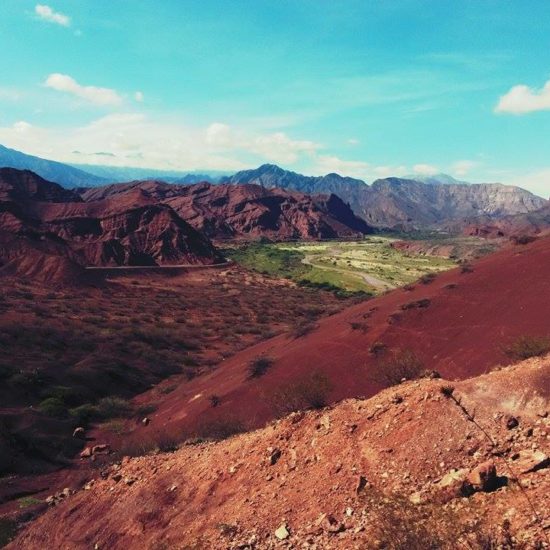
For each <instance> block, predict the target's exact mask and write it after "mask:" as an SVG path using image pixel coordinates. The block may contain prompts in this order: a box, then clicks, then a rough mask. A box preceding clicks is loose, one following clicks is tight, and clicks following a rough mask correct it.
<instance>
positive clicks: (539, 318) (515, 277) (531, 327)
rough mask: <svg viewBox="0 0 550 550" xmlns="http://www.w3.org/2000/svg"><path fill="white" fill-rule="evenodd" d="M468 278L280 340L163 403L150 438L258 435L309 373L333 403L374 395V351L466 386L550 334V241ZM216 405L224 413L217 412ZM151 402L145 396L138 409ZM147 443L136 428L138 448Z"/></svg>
mask: <svg viewBox="0 0 550 550" xmlns="http://www.w3.org/2000/svg"><path fill="white" fill-rule="evenodd" d="M462 271H466V272H465V273H463V272H462ZM470 271H471V270H470V269H466V270H461V269H455V270H453V271H449V272H446V273H443V274H440V275H438V276H437V277H436V278H435V280H434V281H433V282H431V283H429V284H422V283H419V284H417V285H416V286H415V287H414V288H413V289H412V290H410V289H409V290H406V289H400V290H396V291H393V292H391V293H389V294H387V295H385V296H381V297H379V298H377V299H374V300H370V301H367V302H363V303H361V304H359V305H356V306H353V307H351V308H349V309H346V310H345V311H343V312H341V313H339V314H336V315H334V316H332V317H329V318H326V319H324V320H322V321H321V322H320V323H319V324H318V326H317V328H315V329H313V330H312V331H311V332H309V333H308V334H306V335H305V336H301V337H292V336H289V335H280V336H277V337H275V338H273V339H270V340H267V341H265V342H262V343H260V344H258V345H256V346H254V347H251V348H248V349H246V350H244V351H243V352H240V353H238V354H237V355H235V356H233V357H232V358H230V359H227V360H226V361H224V362H223V363H221V364H220V365H219V366H218V368H217V369H216V370H215V371H214V372H212V373H211V374H208V375H205V376H202V377H198V378H197V379H195V380H192V381H191V382H189V383H185V384H182V385H181V386H180V387H179V388H178V389H176V390H175V391H174V392H172V393H171V394H169V395H167V396H165V398H164V399H163V401H162V402H161V403H160V407H159V409H158V411H157V412H156V413H154V415H153V422H152V423H151V428H148V429H152V430H155V433H156V432H157V431H158V430H167V431H168V432H176V433H178V434H180V435H181V434H182V431H183V433H185V432H189V433H191V434H192V433H193V430H194V429H195V428H196V427H197V425H199V424H203V423H205V422H209V421H211V420H216V419H227V418H235V419H238V420H239V421H241V422H243V423H244V424H245V425H249V426H257V425H261V424H262V423H263V422H264V421H265V420H266V419H269V418H272V417H273V415H274V408H273V404H272V398H273V394H274V392H276V390H277V389H278V388H279V387H280V386H281V385H282V384H288V383H296V382H297V381H299V380H300V379H303V377H304V376H306V375H308V373H311V372H312V371H320V372H322V373H325V374H326V376H327V377H328V378H329V379H330V381H331V384H332V386H333V390H332V392H331V394H330V398H331V399H332V400H339V399H342V398H346V397H352V396H370V395H373V394H374V393H376V392H377V391H379V390H380V389H381V384H380V382H377V381H376V378H377V372H378V370H379V362H380V359H379V358H378V359H377V357H376V355H375V354H373V353H372V352H371V351H370V350H371V347H372V346H373V344H375V343H383V344H384V345H385V346H387V347H388V348H389V349H390V350H392V349H393V350H395V349H402V350H412V351H413V352H414V353H416V354H417V355H418V356H419V357H420V358H421V359H422V361H423V362H424V365H425V367H426V368H427V369H435V370H437V371H439V372H440V373H441V374H442V375H443V376H445V377H447V378H449V379H461V378H466V377H468V376H473V375H476V374H480V373H483V372H485V371H487V370H488V369H490V368H491V367H494V366H495V365H497V364H499V363H502V362H505V361H506V357H505V355H504V353H503V351H502V346H503V345H506V344H507V343H509V342H510V340H511V339H512V338H514V337H517V336H519V335H548V334H549V333H550V326H549V323H548V319H549V318H550V239H540V240H539V241H536V242H534V243H531V244H529V245H526V246H510V247H508V248H507V249H505V250H502V251H500V252H497V253H495V254H494V255H492V256H489V257H486V258H484V259H482V260H480V261H478V262H477V263H475V264H474V265H473V271H471V272H470ZM419 300H428V302H424V305H427V307H417V308H414V307H412V308H411V306H407V304H411V303H415V302H418V301H419ZM403 306H405V308H406V309H402V307H403ZM264 355H265V356H269V357H271V358H273V360H274V364H273V366H271V368H269V369H268V371H267V373H266V374H264V375H263V376H261V377H259V378H254V379H249V377H248V368H249V364H250V362H251V361H252V360H254V359H255V358H257V357H259V356H264ZM212 395H216V396H218V397H219V398H220V404H219V406H216V407H212V405H211V402H210V399H209V398H210V396H212ZM154 399H155V398H154V396H153V395H151V396H149V395H148V394H144V395H143V396H142V397H141V398H140V401H142V402H144V403H145V402H148V401H151V400H154ZM148 436H149V435H148V434H147V430H145V429H144V428H142V427H141V426H140V427H137V428H136V427H134V437H135V438H137V439H142V438H146V437H148ZM107 437H108V435H107Z"/></svg>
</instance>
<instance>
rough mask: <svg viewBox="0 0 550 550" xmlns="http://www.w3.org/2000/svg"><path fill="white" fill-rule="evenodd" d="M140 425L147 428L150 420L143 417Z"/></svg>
mask: <svg viewBox="0 0 550 550" xmlns="http://www.w3.org/2000/svg"><path fill="white" fill-rule="evenodd" d="M141 423H142V424H143V425H144V426H149V424H150V423H151V419H150V418H149V417H147V416H146V417H145V418H144V419H143V420H142V421H141Z"/></svg>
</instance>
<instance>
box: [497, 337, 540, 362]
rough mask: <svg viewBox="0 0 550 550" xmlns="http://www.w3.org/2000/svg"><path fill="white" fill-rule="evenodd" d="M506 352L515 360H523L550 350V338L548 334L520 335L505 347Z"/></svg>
mask: <svg viewBox="0 0 550 550" xmlns="http://www.w3.org/2000/svg"><path fill="white" fill-rule="evenodd" d="M503 351H504V354H505V355H506V356H507V357H508V358H509V359H512V360H513V361H523V360H524V359H529V358H530V357H539V356H541V355H546V354H547V353H549V352H550V338H549V337H547V336H526V335H525V336H519V337H518V338H516V339H515V340H513V341H512V342H510V343H509V344H508V345H506V346H505V347H504V348H503Z"/></svg>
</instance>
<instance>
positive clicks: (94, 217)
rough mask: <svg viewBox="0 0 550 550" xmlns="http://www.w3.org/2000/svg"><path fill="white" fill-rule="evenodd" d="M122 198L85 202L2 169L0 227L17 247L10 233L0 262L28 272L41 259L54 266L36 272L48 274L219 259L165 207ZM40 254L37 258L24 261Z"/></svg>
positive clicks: (43, 182) (14, 270) (13, 270)
mask: <svg viewBox="0 0 550 550" xmlns="http://www.w3.org/2000/svg"><path fill="white" fill-rule="evenodd" d="M127 199H128V198H127V197H116V198H114V199H106V200H101V201H91V202H84V201H83V200H82V198H80V196H78V195H76V194H75V193H74V192H72V191H68V190H65V189H63V188H62V187H61V186H59V185H57V184H55V183H52V182H48V181H46V180H43V179H42V178H40V177H39V176H37V175H36V174H33V173H32V172H20V171H17V170H13V169H9V168H4V169H0V229H1V230H2V231H4V232H5V233H8V234H11V235H13V236H14V238H15V237H17V246H15V245H14V243H15V240H14V239H13V238H12V239H8V238H7V237H6V238H4V239H3V241H2V242H3V246H2V249H1V250H2V256H1V257H0V263H1V264H3V265H4V266H7V265H8V264H9V267H8V268H7V270H8V271H9V272H10V273H15V274H17V273H19V274H21V275H27V276H30V275H31V274H32V273H35V271H36V270H35V269H34V270H33V269H30V268H31V267H32V265H35V266H36V265H38V264H39V263H40V262H42V263H43V264H44V265H49V266H52V268H51V269H48V270H38V272H36V273H35V274H36V275H39V276H42V277H44V276H45V277H47V275H46V273H48V272H57V271H58V270H57V269H55V268H54V267H53V266H54V265H55V264H56V262H61V263H62V264H63V265H68V264H73V268H74V270H76V271H77V270H78V266H119V265H159V264H188V263H215V262H216V261H220V257H219V255H218V254H217V252H216V251H215V249H214V247H213V246H212V244H211V243H210V242H209V241H208V239H207V238H206V237H204V236H203V235H202V234H200V233H199V232H198V231H196V230H195V229H193V228H192V227H191V226H190V225H189V224H188V223H186V222H185V221H184V220H182V219H181V218H180V217H179V216H178V215H177V213H176V212H175V211H174V210H173V209H172V208H170V207H169V206H168V205H164V204H154V203H153V204H152V203H149V202H147V201H139V202H138V201H135V200H130V201H128V200H127ZM36 243H39V244H38V245H37V244H36ZM38 256H40V262H37V261H33V262H30V258H31V257H33V258H35V260H36V259H37V258H38ZM61 257H62V258H64V259H63V261H61V260H60V258H61ZM59 265H61V264H59ZM62 271H63V269H61V270H60V272H62ZM31 272H32V273H31ZM40 273H43V275H40Z"/></svg>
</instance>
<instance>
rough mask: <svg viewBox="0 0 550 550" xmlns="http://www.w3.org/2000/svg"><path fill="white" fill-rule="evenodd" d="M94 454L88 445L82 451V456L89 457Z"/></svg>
mask: <svg viewBox="0 0 550 550" xmlns="http://www.w3.org/2000/svg"><path fill="white" fill-rule="evenodd" d="M91 456H92V448H91V447H86V448H85V449H84V450H83V451H82V452H81V453H80V458H89V457H91Z"/></svg>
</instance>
